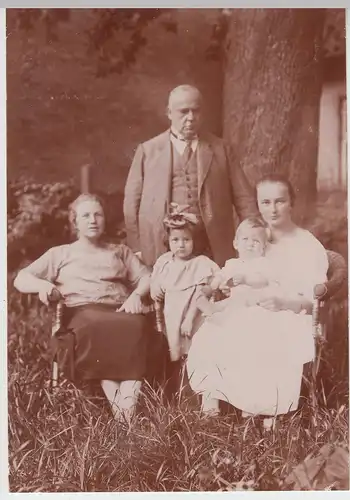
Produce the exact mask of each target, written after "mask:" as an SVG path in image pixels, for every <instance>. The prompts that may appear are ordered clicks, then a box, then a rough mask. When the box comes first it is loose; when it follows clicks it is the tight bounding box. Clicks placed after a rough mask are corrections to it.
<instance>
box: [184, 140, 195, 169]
mask: <svg viewBox="0 0 350 500" xmlns="http://www.w3.org/2000/svg"><path fill="white" fill-rule="evenodd" d="M191 144H192V143H191V141H187V142H186V147H185V149H184V152H183V153H182V158H183V160H184V163H185V164H187V163H188V162H189V161H190V158H191V156H192V153H193V151H192V147H191Z"/></svg>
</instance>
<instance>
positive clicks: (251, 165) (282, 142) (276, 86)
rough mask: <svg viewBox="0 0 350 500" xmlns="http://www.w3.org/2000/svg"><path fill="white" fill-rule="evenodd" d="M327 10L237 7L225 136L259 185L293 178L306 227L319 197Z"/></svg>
mask: <svg viewBox="0 0 350 500" xmlns="http://www.w3.org/2000/svg"><path fill="white" fill-rule="evenodd" d="M325 12H326V11H325V9H237V10H232V11H231V15H230V18H229V27H228V46H227V49H228V50H227V59H226V68H225V81H224V109H223V115H224V116H223V121H224V137H225V139H226V140H227V141H228V142H229V143H231V145H232V146H233V149H234V151H235V153H236V155H237V159H238V161H239V162H240V163H241V165H242V167H243V168H244V170H245V172H246V174H247V177H248V178H249V180H250V182H251V183H252V184H253V185H254V184H255V183H256V181H257V180H258V179H259V178H261V176H262V175H263V174H264V173H267V172H281V173H285V174H286V175H288V176H289V179H290V180H291V182H292V184H293V187H294V188H295V191H296V195H297V203H296V211H295V218H296V221H297V222H299V223H301V222H303V221H304V219H305V217H304V215H305V214H306V213H307V212H308V210H309V208H308V207H309V206H310V203H311V202H312V200H313V199H314V198H315V194H316V172H317V148H318V121H319V103H320V95H321V88H322V60H321V41H322V34H323V25H324V18H325Z"/></svg>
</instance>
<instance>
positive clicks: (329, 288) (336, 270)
mask: <svg viewBox="0 0 350 500" xmlns="http://www.w3.org/2000/svg"><path fill="white" fill-rule="evenodd" d="M327 256H328V262H329V268H328V279H327V281H326V282H325V283H319V284H317V285H315V287H314V298H315V299H318V300H323V301H324V300H327V299H329V298H331V297H333V296H334V295H335V294H336V293H337V292H338V291H339V290H340V289H341V288H342V287H343V286H344V284H345V282H346V279H347V265H346V262H345V259H344V257H342V255H340V254H339V253H337V252H333V251H332V250H327Z"/></svg>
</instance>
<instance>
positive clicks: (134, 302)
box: [117, 292, 143, 314]
mask: <svg viewBox="0 0 350 500" xmlns="http://www.w3.org/2000/svg"><path fill="white" fill-rule="evenodd" d="M142 309H143V308H142V300H141V296H140V295H139V294H138V293H136V292H133V293H132V294H131V295H130V296H129V297H128V298H127V299H126V301H125V302H124V304H123V305H122V306H121V307H120V308H119V309H117V312H123V311H124V312H126V313H131V314H141V313H142Z"/></svg>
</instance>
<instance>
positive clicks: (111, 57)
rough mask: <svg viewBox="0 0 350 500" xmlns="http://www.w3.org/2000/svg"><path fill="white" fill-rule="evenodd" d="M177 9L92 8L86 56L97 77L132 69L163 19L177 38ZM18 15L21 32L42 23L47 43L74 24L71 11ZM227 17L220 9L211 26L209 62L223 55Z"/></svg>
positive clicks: (33, 11)
mask: <svg viewBox="0 0 350 500" xmlns="http://www.w3.org/2000/svg"><path fill="white" fill-rule="evenodd" d="M175 10H176V9H171V8H169V9H164V8H162V9H149V8H147V9H135V8H126V9H125V8H124V9H123V8H114V9H106V8H104V9H91V13H92V15H93V18H94V22H93V25H92V26H91V28H89V29H88V30H87V32H86V34H87V40H88V42H87V56H88V57H91V58H93V59H95V60H96V75H97V76H98V77H104V76H106V75H109V74H111V73H117V74H120V73H122V72H124V71H126V70H127V69H129V68H130V66H131V65H133V64H134V63H135V62H136V60H137V56H138V54H139V52H140V51H141V50H142V48H144V47H145V46H146V44H147V42H148V37H147V34H146V30H147V28H148V27H149V26H151V25H152V23H153V22H154V21H156V20H158V19H160V24H161V26H162V27H163V28H164V30H165V32H168V33H171V34H173V35H176V34H177V29H178V23H177V19H176V15H175V14H174V11H175ZM15 12H16V16H15V21H14V25H15V26H16V27H17V28H18V29H20V30H24V31H26V32H31V31H33V30H35V29H36V27H37V25H38V24H39V23H42V24H43V25H44V29H45V33H46V41H47V42H48V43H52V42H54V41H56V40H57V39H58V36H59V35H58V33H59V27H60V25H61V24H62V23H68V22H71V18H72V9H16V11H15ZM228 14H229V9H219V13H218V17H217V20H216V22H215V23H213V25H212V26H211V30H212V35H211V40H210V43H209V45H208V47H207V49H206V51H205V56H206V57H207V59H208V60H219V59H221V57H222V56H223V47H224V42H225V37H226V33H227V22H226V19H227V16H228ZM9 29H10V28H9V27H8V30H9Z"/></svg>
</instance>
